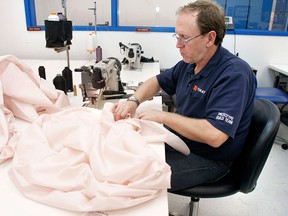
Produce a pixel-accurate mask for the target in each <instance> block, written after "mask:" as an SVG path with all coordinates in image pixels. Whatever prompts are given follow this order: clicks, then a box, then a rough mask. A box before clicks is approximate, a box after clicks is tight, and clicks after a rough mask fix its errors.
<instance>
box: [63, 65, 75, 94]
mask: <svg viewBox="0 0 288 216" xmlns="http://www.w3.org/2000/svg"><path fill="white" fill-rule="evenodd" d="M62 76H63V78H64V79H65V81H66V89H67V92H73V91H74V89H73V77H72V71H71V70H70V69H69V67H65V68H64V70H63V71H62Z"/></svg>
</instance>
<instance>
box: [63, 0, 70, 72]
mask: <svg viewBox="0 0 288 216" xmlns="http://www.w3.org/2000/svg"><path fill="white" fill-rule="evenodd" d="M66 1H67V0H61V3H62V8H63V9H64V16H65V17H66V18H67V9H66ZM69 49H70V46H69V45H68V47H67V49H66V56H67V66H68V68H69V69H70V56H69Z"/></svg>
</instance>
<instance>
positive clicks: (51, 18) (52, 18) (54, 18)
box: [48, 12, 59, 21]
mask: <svg viewBox="0 0 288 216" xmlns="http://www.w3.org/2000/svg"><path fill="white" fill-rule="evenodd" d="M48 20H49V21H59V17H58V16H57V13H56V12H51V13H50V15H49V16H48Z"/></svg>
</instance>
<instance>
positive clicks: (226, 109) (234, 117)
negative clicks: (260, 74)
mask: <svg viewBox="0 0 288 216" xmlns="http://www.w3.org/2000/svg"><path fill="white" fill-rule="evenodd" d="M194 68H195V64H187V63H185V62H184V61H180V62H178V63H177V64H176V65H175V66H174V67H172V68H170V69H168V70H166V71H165V72H163V73H160V74H159V75H157V80H158V82H159V84H160V86H161V88H162V89H163V90H164V91H165V92H166V93H167V94H169V95H174V94H175V95H176V107H177V110H176V113H178V114H180V115H183V116H187V117H192V118H197V119H207V120H208V121H209V122H210V123H211V124H212V125H213V126H214V127H216V128H217V129H219V130H221V131H223V132H224V133H226V134H227V135H229V138H228V140H227V141H226V142H225V143H224V144H223V145H221V146H220V147H219V148H213V147H211V146H209V145H207V144H204V143H199V142H195V141H193V140H190V139H188V138H186V137H183V136H181V135H179V134H177V133H176V132H175V131H174V133H176V134H177V135H179V136H180V138H181V139H182V140H184V142H185V143H186V144H187V145H188V147H189V148H190V150H191V152H193V153H195V154H198V155H201V156H203V157H206V158H208V159H213V160H222V161H231V160H234V159H236V158H237V156H238V155H239V153H240V151H241V149H242V146H243V144H244V143H245V139H246V136H247V133H248V128H249V124H250V120H251V116H252V112H253V101H254V96H255V89H256V86H257V82H256V77H255V75H254V73H253V71H252V70H251V67H250V66H249V65H248V64H247V63H246V62H245V61H243V60H242V59H241V58H239V57H237V56H235V55H233V54H232V53H230V52H229V51H228V50H226V49H225V48H223V47H222V46H219V48H218V50H217V52H216V53H215V54H214V56H213V57H212V58H211V59H210V61H209V62H208V64H207V65H206V66H205V67H204V68H203V69H202V70H201V71H200V72H199V73H197V74H194Z"/></svg>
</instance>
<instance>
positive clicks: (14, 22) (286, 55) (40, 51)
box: [0, 0, 288, 86]
mask: <svg viewBox="0 0 288 216" xmlns="http://www.w3.org/2000/svg"><path fill="white" fill-rule="evenodd" d="M0 14H1V19H0V27H1V33H0V55H7V54H12V55H15V56H16V57H17V58H22V59H66V52H63V53H56V52H55V51H54V50H53V49H48V48H45V44H46V41H45V32H43V31H40V32H28V31H27V30H26V20H25V11H24V2H23V0H9V1H8V0H1V1H0ZM72 21H73V20H72ZM97 34H98V41H99V45H101V47H102V49H103V58H105V57H116V58H119V59H120V60H122V59H123V56H122V55H121V54H120V47H119V42H123V43H124V44H127V43H140V44H141V46H142V49H143V50H144V54H143V55H144V56H145V57H147V58H150V57H154V59H158V60H159V61H160V64H161V67H170V66H173V65H174V64H175V63H176V62H177V61H178V60H180V59H181V56H180V55H179V53H178V50H177V49H176V48H175V41H174V39H173V38H172V36H171V35H172V34H171V33H136V32H103V31H101V32H100V31H98V32H97ZM87 36H88V32H87V31H83V32H80V31H74V32H73V39H72V46H71V50H70V52H69V53H70V59H72V60H73V59H87V60H90V59H93V58H94V55H93V54H90V53H87V52H86V39H87ZM234 45H235V47H234ZM223 46H224V47H226V48H227V49H229V50H230V51H231V52H233V53H234V51H235V53H237V52H238V53H239V56H240V57H241V58H243V59H244V60H246V61H247V62H248V63H249V64H250V65H251V66H252V67H254V68H256V69H257V70H258V74H257V79H258V82H259V86H271V85H272V83H273V73H272V72H271V71H270V70H268V65H269V64H272V63H288V37H277V36H247V35H237V36H236V37H235V36H234V35H227V36H226V37H225V39H224V43H223Z"/></svg>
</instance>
